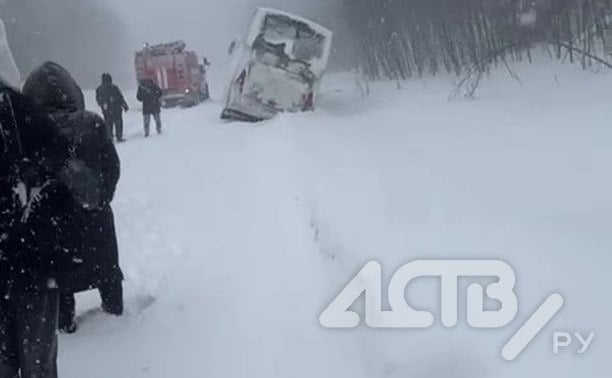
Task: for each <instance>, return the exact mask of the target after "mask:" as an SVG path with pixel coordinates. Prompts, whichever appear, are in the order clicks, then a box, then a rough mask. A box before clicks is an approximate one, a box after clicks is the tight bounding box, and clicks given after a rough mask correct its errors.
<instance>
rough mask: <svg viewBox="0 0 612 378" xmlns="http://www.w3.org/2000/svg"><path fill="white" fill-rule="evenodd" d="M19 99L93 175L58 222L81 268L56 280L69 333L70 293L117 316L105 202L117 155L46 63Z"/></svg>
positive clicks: (73, 89) (110, 218) (117, 285)
mask: <svg viewBox="0 0 612 378" xmlns="http://www.w3.org/2000/svg"><path fill="white" fill-rule="evenodd" d="M23 93H24V94H25V95H27V96H29V97H30V98H31V99H32V101H33V102H34V103H35V104H37V105H38V106H39V107H41V108H42V109H44V111H45V112H46V113H47V114H48V115H49V116H50V117H51V118H52V119H53V120H54V121H55V122H56V123H57V124H58V125H59V126H60V128H61V129H62V131H63V132H64V134H65V135H66V136H67V137H68V139H69V140H70V142H71V143H72V149H73V153H74V155H75V157H76V158H78V159H79V160H80V161H83V162H84V164H85V165H86V166H87V167H89V168H90V169H91V170H92V171H93V172H94V173H95V174H94V175H93V177H94V181H93V182H90V183H89V186H90V187H93V188H95V191H94V193H92V194H91V195H90V197H93V198H82V199H80V200H73V201H71V203H70V206H69V210H68V211H67V213H66V214H65V216H64V219H63V225H64V227H65V229H66V234H65V235H64V237H65V238H66V239H67V241H66V242H65V243H64V244H65V245H67V248H68V250H70V251H74V252H75V254H76V256H77V261H81V262H82V263H81V264H80V265H79V267H78V268H77V269H76V270H72V271H70V272H69V274H66V275H64V276H63V277H60V281H59V286H60V289H61V294H62V295H61V298H60V300H61V303H60V329H62V330H64V331H66V332H74V331H75V330H76V324H75V323H74V311H75V310H74V307H75V302H74V293H75V292H81V291H85V290H90V289H94V288H97V289H99V291H100V296H101V298H102V309H103V310H104V311H106V312H108V313H111V314H114V315H121V314H122V313H123V290H122V280H123V273H122V272H121V269H120V267H119V256H118V248H117V238H116V234H115V225H114V215H113V211H112V209H111V206H110V204H111V201H112V200H113V196H114V194H115V188H116V185H117V182H118V180H119V175H120V163H119V158H118V156H117V152H116V150H115V147H114V145H113V143H112V140H111V139H110V138H108V135H107V133H106V128H105V123H104V121H103V120H102V119H101V118H100V117H99V116H98V115H96V114H94V113H91V112H87V111H86V110H85V102H84V99H83V93H82V91H81V89H80V88H79V86H78V85H77V84H76V82H75V81H74V79H72V77H71V76H70V74H69V73H68V72H67V71H66V70H65V69H64V68H62V67H61V66H59V65H58V64H55V63H52V62H48V63H45V64H44V65H42V66H41V67H40V68H38V69H37V70H35V71H34V72H32V73H31V74H30V76H29V77H28V79H27V80H26V83H25V84H24V87H23Z"/></svg>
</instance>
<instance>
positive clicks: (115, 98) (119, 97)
mask: <svg viewBox="0 0 612 378" xmlns="http://www.w3.org/2000/svg"><path fill="white" fill-rule="evenodd" d="M96 101H97V102H98V105H99V106H100V108H101V109H102V114H103V115H104V121H105V122H106V127H107V128H108V135H109V137H110V139H111V140H112V139H113V132H114V134H115V137H116V138H117V142H123V112H124V111H125V112H127V111H128V110H129V109H130V108H129V107H128V104H127V102H125V98H124V97H123V93H121V89H119V87H118V86H116V85H115V84H113V77H112V76H111V75H110V74H108V73H105V74H102V84H100V86H99V87H98V88H97V89H96Z"/></svg>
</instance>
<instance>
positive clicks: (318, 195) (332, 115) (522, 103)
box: [60, 66, 612, 378]
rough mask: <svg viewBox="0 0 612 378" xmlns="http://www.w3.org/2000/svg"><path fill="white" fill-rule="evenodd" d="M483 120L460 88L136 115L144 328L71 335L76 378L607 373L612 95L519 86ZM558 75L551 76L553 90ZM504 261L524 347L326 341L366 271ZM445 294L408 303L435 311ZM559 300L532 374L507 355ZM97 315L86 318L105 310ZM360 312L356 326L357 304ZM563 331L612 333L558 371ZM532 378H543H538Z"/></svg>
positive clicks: (133, 183)
mask: <svg viewBox="0 0 612 378" xmlns="http://www.w3.org/2000/svg"><path fill="white" fill-rule="evenodd" d="M518 71H519V72H520V74H521V76H522V79H523V81H524V83H525V85H524V86H519V85H517V84H516V83H514V82H512V81H511V80H510V79H508V78H506V77H505V76H504V74H503V73H499V74H495V75H494V76H493V77H492V78H491V79H490V80H488V81H487V82H486V83H485V84H484V86H483V88H482V91H481V92H480V94H479V99H477V100H475V101H470V102H466V101H457V102H453V103H448V102H447V101H446V97H447V94H448V93H449V91H450V85H449V83H448V81H447V80H443V79H436V80H430V81H426V82H425V81H414V82H407V83H404V84H403V86H404V89H403V90H402V91H397V90H396V89H395V88H393V86H391V85H389V86H387V85H380V86H375V88H373V94H372V96H371V97H370V98H369V99H367V100H365V99H362V98H361V97H360V96H359V94H358V93H357V91H356V90H355V88H354V83H353V81H352V78H351V77H350V75H337V76H334V77H332V78H331V80H329V81H328V83H327V88H326V92H325V95H324V96H323V98H322V99H321V104H320V108H319V110H318V111H317V112H315V113H309V114H299V115H285V116H282V117H279V118H278V119H276V120H273V121H270V122H266V123H263V124H260V125H249V124H240V123H223V122H221V121H220V120H219V119H218V115H219V113H220V110H221V108H220V105H219V104H218V103H216V102H214V101H213V102H210V103H207V104H204V105H202V106H199V107H197V108H193V109H187V110H171V111H167V112H166V113H164V123H165V133H164V135H162V136H161V137H158V136H154V137H152V138H150V139H149V140H145V139H144V138H143V137H142V132H141V126H140V125H141V119H140V115H139V114H138V112H137V111H134V112H131V113H129V114H128V115H127V117H126V125H127V135H128V141H127V142H126V143H125V144H122V145H120V146H119V147H118V148H119V153H120V155H121V158H122V169H123V175H122V179H121V182H120V186H119V189H118V193H117V197H116V200H115V203H114V208H115V215H116V221H117V227H118V233H119V239H120V248H121V259H122V265H123V268H124V271H125V273H126V278H127V280H126V283H125V287H126V302H127V310H128V314H127V316H125V317H123V318H120V319H114V318H108V317H106V316H104V315H94V316H89V317H88V318H87V320H86V321H84V322H83V324H82V325H81V328H80V330H79V332H78V333H77V334H76V335H73V336H62V338H61V356H60V364H61V371H62V376H63V377H65V378H82V377H88V378H102V377H104V378H107V377H117V378H136V377H153V378H167V377H214V378H217V377H219V378H225V377H228V378H239V377H245V378H246V377H248V378H254V377H261V378H264V377H265V378H269V377H283V378H285V377H291V378H298V377H305V378H306V377H307V378H312V377H317V378H323V377H329V378H344V377H347V378H348V377H351V378H356V377H364V378H365V377H368V378H370V377H392V378H395V377H397V378H399V377H408V376H410V377H423V378H437V377H453V378H459V377H471V378H472V377H496V378H497V377H518V376H524V377H536V376H557V377H568V378H569V377H576V376H578V375H580V376H584V377H587V376H588V377H593V378H597V377H598V376H597V374H598V372H601V371H605V370H604V369H603V367H604V366H607V364H606V362H607V354H608V352H609V350H610V340H611V338H612V326H611V325H609V324H608V323H609V317H610V314H611V313H612V305H610V303H609V299H608V297H609V290H608V287H609V285H610V284H609V282H608V281H607V280H606V279H605V277H606V276H607V274H608V272H609V270H610V268H612V255H611V254H610V250H611V247H612V236H611V235H610V231H609V230H610V226H611V225H612V197H611V195H610V193H612V178H611V177H610V161H612V143H611V142H612V95H611V93H612V91H611V90H610V88H612V75H610V74H600V75H599V76H593V75H592V74H590V73H587V72H583V71H580V70H579V69H578V68H575V67H567V66H553V67H552V68H551V67H544V66H523V67H519V69H518ZM552 71H554V72H552ZM423 258H425V259H431V258H459V259H467V258H496V259H504V260H506V261H508V262H509V263H511V265H512V266H513V267H514V268H515V270H516V272H517V275H518V288H517V292H518V295H519V300H520V302H519V305H520V309H519V317H518V319H517V320H516V321H515V322H514V323H512V324H511V325H510V326H508V327H507V328H504V329H501V330H494V331H479V330H472V329H468V328H467V326H466V325H465V308H464V307H465V306H463V305H462V308H461V309H460V315H459V319H460V325H459V326H458V327H457V328H456V329H451V330H448V329H443V328H442V327H441V326H439V325H436V326H435V327H434V328H433V329H430V330H419V331H414V330H412V331H411V330H396V331H388V330H387V331H375V330H370V329H366V328H363V327H360V328H358V329H356V330H344V331H337V330H326V329H323V328H321V326H319V325H318V321H317V318H318V316H319V314H320V312H321V311H322V309H323V308H324V307H325V306H327V304H329V302H330V300H331V299H332V298H333V297H334V296H335V295H336V294H337V293H338V292H339V291H340V289H341V288H342V287H343V286H344V284H346V282H347V281H348V280H349V279H350V278H351V277H352V275H353V274H354V273H355V272H357V271H358V270H359V269H360V268H361V267H362V266H363V264H365V262H367V261H368V260H371V259H376V260H378V261H380V262H381V263H382V264H383V267H384V268H383V269H384V274H385V276H386V277H387V278H388V277H389V275H390V274H391V273H392V272H393V271H394V270H395V269H397V268H398V267H399V266H400V265H401V264H403V263H405V262H408V261H410V260H414V259H423ZM437 290H439V287H438V285H436V282H435V281H428V280H424V281H423V282H422V283H418V284H416V285H415V287H414V288H411V289H410V290H409V291H408V294H409V295H411V303H413V304H414V307H416V308H431V309H433V310H434V313H436V312H437V311H435V309H436V308H438V306H439V305H438V301H439V300H438V299H437V298H438V297H439V294H436V293H437ZM553 291H558V292H560V293H562V294H563V295H564V296H565V298H566V306H565V308H564V309H563V311H562V313H561V314H560V315H559V316H558V317H557V318H555V319H554V321H553V323H552V324H551V325H550V327H549V328H547V329H545V331H544V332H543V333H542V334H541V335H540V336H539V337H538V339H536V341H535V342H534V343H533V344H532V345H531V346H530V347H529V348H528V349H527V350H526V351H525V353H524V355H523V356H521V357H520V358H519V360H517V361H515V362H512V363H508V362H505V361H503V360H502V359H501V357H500V350H501V347H502V345H503V344H504V343H505V342H506V341H507V339H508V338H509V337H510V336H511V335H512V333H513V332H514V331H515V330H516V329H517V328H518V327H519V326H520V324H522V322H524V321H525V320H526V318H527V317H528V316H529V315H530V314H531V313H532V312H533V311H534V310H535V308H536V307H537V306H538V305H539V304H540V303H541V301H542V300H543V299H544V298H545V297H546V295H547V294H550V293H551V292H553ZM97 304H98V300H97V298H96V296H95V294H92V293H88V294H85V295H83V296H81V297H80V302H79V311H80V312H84V311H87V310H88V309H91V308H93V307H95V306H97ZM358 308H359V306H358ZM557 330H565V331H573V332H574V331H575V332H577V331H581V332H583V333H585V332H587V331H588V332H596V340H595V341H594V345H593V346H592V349H591V350H590V351H589V353H587V354H585V355H583V356H579V357H577V356H572V355H570V354H569V353H565V354H561V355H558V356H555V355H553V354H552V352H551V335H552V332H554V331H557ZM536 366H537V368H536Z"/></svg>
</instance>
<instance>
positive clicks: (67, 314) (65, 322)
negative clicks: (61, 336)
mask: <svg viewBox="0 0 612 378" xmlns="http://www.w3.org/2000/svg"><path fill="white" fill-rule="evenodd" d="M75 308H76V301H75V299H74V294H73V293H61V294H60V308H59V330H60V332H63V333H67V334H72V333H75V332H76V331H77V324H76V322H75V316H76V309H75Z"/></svg>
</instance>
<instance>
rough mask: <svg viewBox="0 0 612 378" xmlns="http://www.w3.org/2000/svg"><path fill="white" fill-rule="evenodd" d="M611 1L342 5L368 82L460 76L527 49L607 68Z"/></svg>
mask: <svg viewBox="0 0 612 378" xmlns="http://www.w3.org/2000/svg"><path fill="white" fill-rule="evenodd" d="M611 10H612V1H611V0H529V1H527V0H344V15H345V17H346V19H347V20H348V21H349V23H350V27H351V30H352V33H353V34H354V35H355V36H356V37H357V38H358V40H359V41H360V58H359V63H358V65H359V67H360V69H361V71H362V72H363V74H364V75H365V76H367V77H369V78H370V79H405V78H409V77H412V76H423V75H436V74H438V73H440V72H446V73H453V74H456V75H464V74H466V73H470V71H471V70H474V67H477V70H486V69H488V66H489V65H490V64H496V63H499V60H503V62H504V64H507V63H506V60H522V59H531V55H530V49H531V48H533V47H535V46H542V47H545V48H546V47H547V48H548V51H549V52H550V53H551V56H553V57H556V58H559V59H568V60H570V61H575V60H579V61H580V62H581V63H582V64H583V65H584V66H588V65H591V64H593V63H595V62H597V63H599V64H601V63H603V64H605V59H606V58H605V55H604V54H603V51H602V49H603V43H602V42H603V39H604V30H605V29H606V28H607V27H608V24H609V21H610V20H611V18H610V17H609V15H610V13H611Z"/></svg>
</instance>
